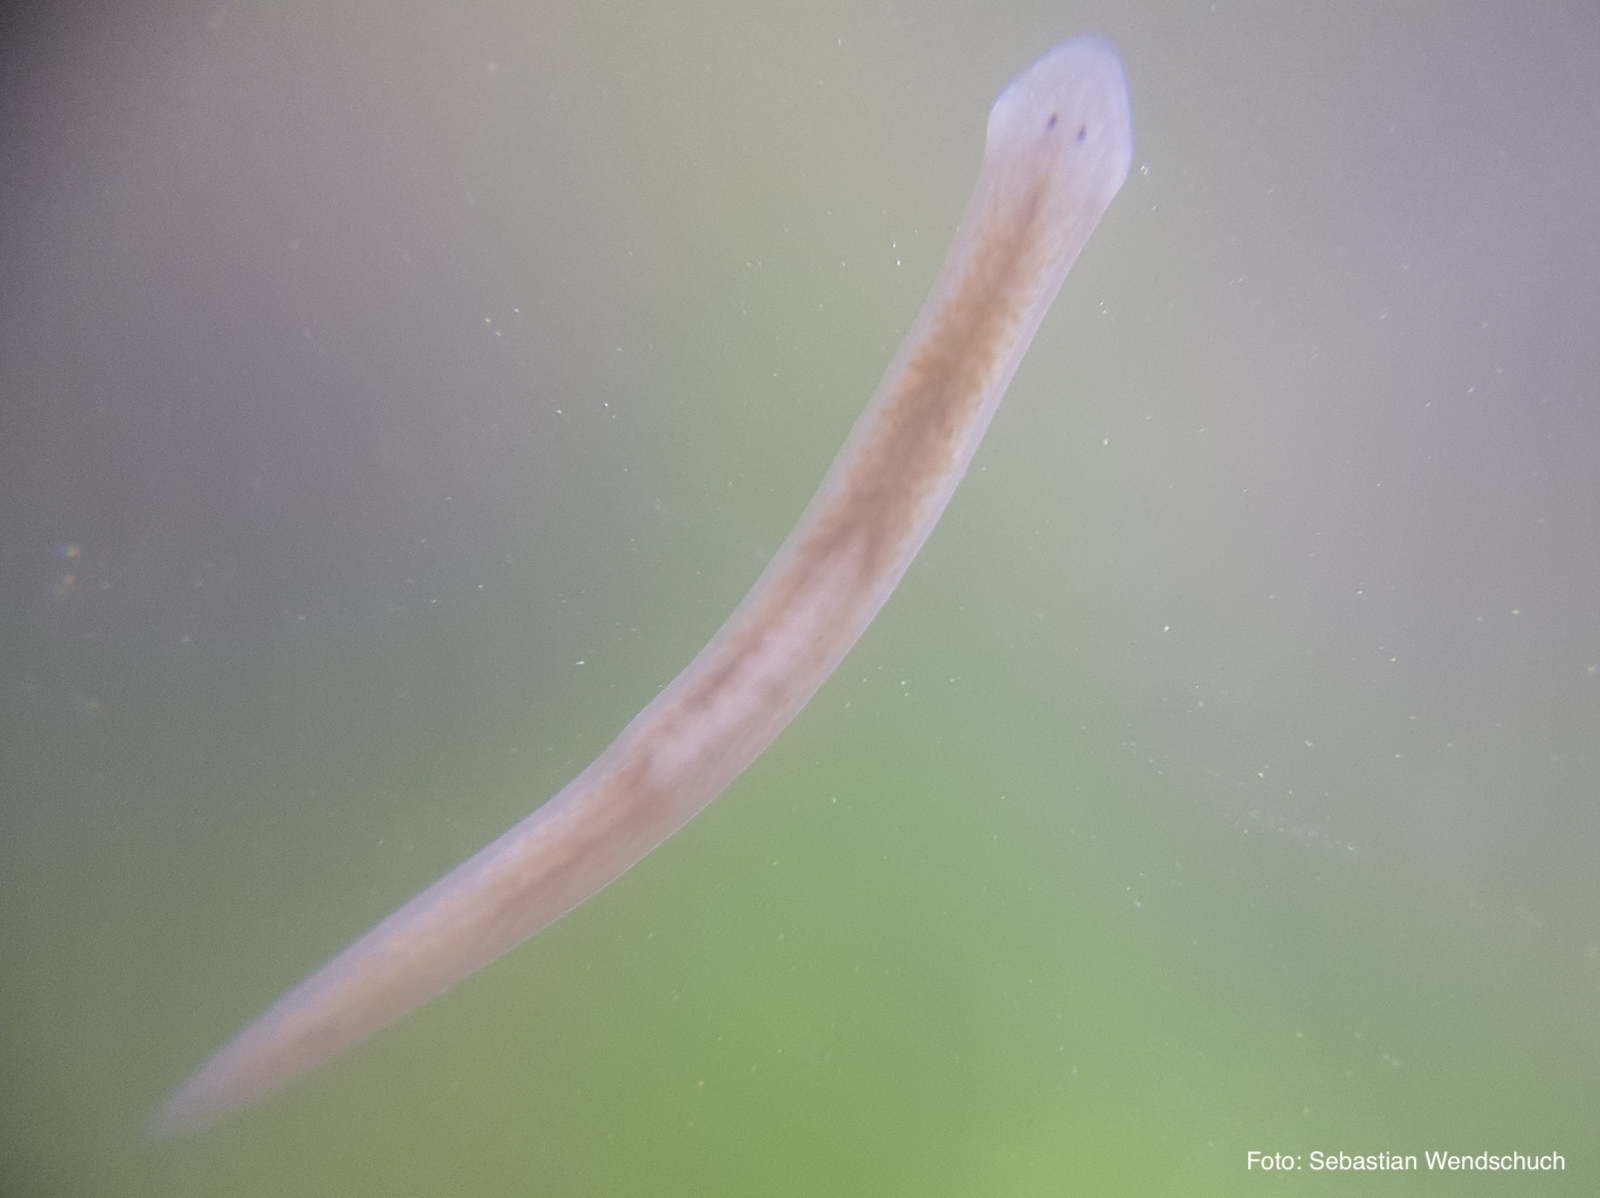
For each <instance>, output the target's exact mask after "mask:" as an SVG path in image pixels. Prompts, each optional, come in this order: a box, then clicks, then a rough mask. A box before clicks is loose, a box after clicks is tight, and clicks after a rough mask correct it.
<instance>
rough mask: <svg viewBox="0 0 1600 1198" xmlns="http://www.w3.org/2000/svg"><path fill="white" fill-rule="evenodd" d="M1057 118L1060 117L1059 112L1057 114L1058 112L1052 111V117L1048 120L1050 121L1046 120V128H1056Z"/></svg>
mask: <svg viewBox="0 0 1600 1198" xmlns="http://www.w3.org/2000/svg"><path fill="white" fill-rule="evenodd" d="M1057 119H1059V118H1058V116H1057V114H1056V113H1053V112H1052V113H1051V114H1050V119H1049V120H1048V121H1046V122H1045V126H1044V127H1045V128H1046V129H1054V128H1055V127H1056V121H1057Z"/></svg>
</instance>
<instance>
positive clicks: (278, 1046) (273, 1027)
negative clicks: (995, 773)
mask: <svg viewBox="0 0 1600 1198" xmlns="http://www.w3.org/2000/svg"><path fill="white" fill-rule="evenodd" d="M1132 155H1133V132H1132V117H1131V112H1130V107H1129V101H1128V89H1127V80H1126V78H1125V76H1124V74H1123V70H1122V63H1121V61H1120V59H1119V58H1118V57H1117V53H1116V51H1115V50H1114V49H1113V48H1112V47H1111V46H1110V45H1108V44H1107V43H1105V42H1102V41H1099V40H1096V39H1093V38H1077V39H1074V40H1072V41H1068V42H1064V43H1063V44H1061V45H1060V46H1057V47H1056V48H1055V49H1054V50H1052V51H1050V52H1049V53H1048V54H1046V55H1045V56H1044V57H1043V58H1041V59H1040V60H1039V61H1038V62H1036V63H1035V64H1034V65H1033V66H1032V67H1030V68H1029V69H1028V70H1027V71H1025V72H1024V73H1023V74H1022V75H1020V76H1019V77H1018V78H1017V79H1015V80H1014V81H1013V82H1012V83H1011V84H1010V86H1008V87H1007V88H1006V90H1005V91H1004V92H1002V93H1001V95H1000V97H999V99H997V100H996V101H995V105H994V108H993V110H992V112H991V113H990V116H989V126H988V137H987V142H986V146H985V150H984V159H983V167H982V170H981V172H980V174H979V176H978V183H977V186H976V188H975V189H974V192H973V195H972V199H971V201H970V203H969V204H968V207H967V211H966V214H965V216H964V217H963V218H962V221H961V225H960V228H959V229H958V231H957V233H956V239H955V244H954V245H953V246H952V247H951V250H950V254H949V256H948V258H947V259H946V261H945V264H944V267H943V268H942V270H941V271H940V274H939V277H938V280H937V282H936V283H935V284H934V288H933V291H932V294H930V295H929V297H928V299H927V302H926V303H925V304H924V305H923V308H922V311H921V313H920V314H919V315H918V317H917V320H916V323H915V324H914V325H913V326H912V328H911V331H910V332H909V333H908V334H907V336H906V339H905V341H904V343H903V344H902V345H901V347H900V349H899V351H898V352H897V353H896V355H895V358H894V361H893V362H892V363H891V364H890V366H889V369H888V371H887V373H886V374H885V375H884V378H883V381H882V383H880V384H879V386H878V389H877V392H876V393H875V394H874V395H873V397H872V401H871V402H870V403H869V404H868V405H867V409H866V411H865V412H864V413H863V414H862V416H861V418H860V419H859V420H858V421H857V422H856V425H855V427H854V429H853V430H852V431H851V433H850V436H849V438H848V439H847V440H846V442H845V445H844V447H843V449H841V450H840V452H839V456H838V457H837V458H836V459H835V461H834V463H833V465H832V467H831V468H830V469H829V471H828V474H827V477H826V478H825V479H824V480H823V482H822V486H821V487H820V488H819V489H818V491H817V494H816V496H815V497H814V498H813V499H812V501H811V503H810V505H809V506H808V507H807V508H806V511H805V513H804V515H803V516H802V517H801V519H800V522H799V524H798V525H797V526H796V527H795V529H794V531H793V532H792V533H790V534H789V537H788V539H787V540H786V541H785V542H784V543H783V546H782V547H781V548H780V549H779V551H778V553H777V554H776V555H775V556H774V557H773V559H772V561H771V563H770V564H769V565H768V566H767V568H766V570H765V571H764V572H763V573H762V575H761V577H760V578H759V579H758V580H757V582H756V584H755V586H754V587H753V588H752V589H751V591H750V593H749V594H748V595H747V596H746V597H745V599H744V601H743V602H742V603H740V605H739V607H738V608H737V609H736V610H735V611H734V613H733V615H731V616H730V617H729V618H728V620H727V622H726V623H725V624H724V625H723V626H722V628H721V630H720V631H718V633H717V634H716V636H714V637H713V638H712V640H711V642H710V643H709V644H708V645H707V646H706V647H705V648H704V649H703V650H701V652H700V653H699V655H698V656H696V657H695V659H694V660H693V661H692V662H690V663H689V665H688V666H687V667H686V668H685V669H684V671H683V672H682V673H681V674H680V675H679V676H678V677H677V678H676V679H675V680H674V681H673V682H672V683H671V685H669V686H668V687H666V688H665V689H664V690H663V691H662V692H661V693H660V694H659V695H658V696H656V698H655V699H654V701H652V702H651V703H650V704H649V706H647V707H646V708H645V709H644V710H643V711H641V712H640V713H639V714H638V715H637V716H636V717H635V718H634V719H633V721H632V722H631V723H629V724H628V726H627V727H626V728H624V729H623V731H622V733H621V734H620V735H619V736H618V737H617V739H616V740H615V741H614V742H613V743H612V745H611V746H610V747H609V748H608V749H606V751H605V752H604V753H602V754H601V755H600V757H599V758H598V759H597V760H596V761H595V762H594V763H593V764H592V765H590V766H589V767H588V768H587V769H586V770H584V771H583V772H582V773H581V774H579V775H578V776H577V777H576V778H574V779H573V780H572V781H571V782H570V783H568V784H567V786H566V787H564V788H563V789H562V790H561V792H560V793H559V794H557V795H556V796H555V797H554V798H552V799H551V800H550V801H549V802H547V803H545V804H544V805H543V806H542V807H540V808H538V809H537V810H536V811H534V812H533V814H532V815H530V816H528V817H527V818H526V819H524V820H523V821H522V822H521V823H519V824H517V825H516V826H515V827H513V828H512V829H511V830H510V831H508V832H506V833H505V834H504V835H502V836H501V837H500V838H499V839H497V840H495V841H494V842H493V843H491V844H489V845H488V846H487V847H485V848H484V849H482V850H481V851H480V852H478V853H477V854H476V855H475V856H473V857H471V858H470V859H469V860H467V861H465V862H463V863H462V864H461V865H459V866H457V867H456V868H455V869H453V870H451V871H450V872H449V873H447V874H446V875H445V876H444V877H442V878H440V879H439V880H438V881H437V882H435V883H434V884H433V885H432V886H430V887H429V888H428V889H426V890H424V891H423V892H422V893H421V894H419V895H417V897H416V898H414V899H412V900H411V901H410V902H408V903H406V904H405V905H404V906H402V907H400V908H399V909H398V910H396V911H395V912H394V913H393V914H391V915H389V916H388V917H387V918H385V919H384V920H382V921H381V922H380V923H378V924H377V925H376V926H375V927H373V928H372V929H371V930H370V931H368V932H367V933H366V934H365V935H363V936H361V937H360V938H359V939H357V940H356V941H354V942H353V943H352V944H350V945H349V946H348V947H347V948H345V949H344V950H343V951H342V952H340V953H338V954H337V955H336V956H334V957H333V958H332V959H331V960H329V961H328V962H327V963H326V964H324V965H323V966H322V967H321V968H320V969H318V970H317V971H316V972H314V973H312V974H311V975H310V976H309V977H308V978H306V979H305V980H304V981H302V982H300V983H299V985H297V986H295V987H294V988H293V989H291V990H289V991H288V992H287V993H285V994H284V995H283V996H282V997H280V998H279V999H278V1000H277V1002H275V1003H274V1004H273V1005H272V1006H271V1007H269V1008H268V1009H267V1010H266V1011H265V1012H264V1013H263V1014H262V1015H261V1016H260V1017H259V1018H258V1019H257V1020H256V1021H255V1022H254V1023H251V1024H249V1025H248V1026H246V1027H245V1028H244V1029H243V1030H242V1031H241V1032H239V1033H238V1035H237V1036H235V1037H234V1039H233V1040H231V1041H230V1042H228V1043H227V1044H225V1045H224V1046H223V1047H222V1048H221V1049H219V1050H218V1051H217V1052H216V1053H215V1054H214V1055H212V1056H211V1057H210V1058H209V1059H208V1060H207V1061H206V1062H205V1063H204V1064H203V1065H202V1066H201V1067H200V1069H199V1070H198V1071H197V1072H196V1073H195V1074H194V1075H193V1076H192V1077H190V1078H189V1079H188V1081H186V1082H184V1083H183V1084H182V1085H181V1086H179V1087H178V1088H177V1089H176V1090H175V1091H173V1093H172V1094H171V1095H170V1096H169V1097H168V1098H167V1100H166V1102H165V1103H164V1104H163V1105H162V1107H161V1108H160V1109H159V1110H158V1111H157V1113H156V1116H155V1126H156V1128H157V1129H158V1130H160V1131H182V1130H188V1129H192V1128H195V1127H199V1126H202V1125H204V1124H205V1123H208V1122H210V1121H212V1120H214V1119H215V1118H217V1117H218V1116H220V1115H221V1114H223V1113H225V1112H226V1111H228V1110H231V1109H233V1108H236V1107H238V1106H241V1105H243V1104H245V1103H248V1102H250V1101H252V1100H254V1099H256V1098H258V1097H260V1096H261V1095H263V1094H266V1093H268V1092H270V1091H272V1090H274V1089H277V1088H278V1087H280V1086H282V1085H284V1084H286V1083H287V1082H289V1081H290V1080H291V1079H293V1078H294V1077H296V1076H298V1075H299V1074H302V1073H304V1072H306V1071H307V1070H310V1069H312V1068H314V1067H316V1066H317V1065H319V1064H321V1063H322V1062H323V1061H325V1060H327V1059H328V1058H329V1057H331V1056H333V1055H334V1054H336V1053H338V1052H339V1051H341V1050H342V1049H345V1048H347V1047H349V1046H350V1045H352V1044H354V1043H356V1042H357V1041H359V1040H361V1039H363V1038H364V1037H365V1036H367V1035H368V1034H370V1033H371V1032H373V1031H374V1030H376V1029H377V1028H379V1027H381V1026H383V1025H384V1024H386V1023H389V1022H391V1021H392V1020H394V1019H397V1018H399V1017H400V1016H401V1015H403V1014H404V1013H405V1012H407V1011H408V1010H410V1009H411V1008H413V1007H415V1006H417V1005H418V1004H420V1003H422V1002H425V1001H426V1000H427V999H429V998H431V997H433V996H434V995H436V994H439V993H441V992H442V991H444V990H446V989H448V988H449V987H450V986H452V985H453V984H455V983H456V982H458V981H460V980H461V979H462V978H464V977H466V976H467V975H468V974H470V973H473V972H474V971H476V970H478V969H480V968H482V967H483V966H484V965H486V964H488V963H489V962H490V961H492V960H494V959H495V958H496V957H498V956H499V955H500V954H501V953H503V952H505V951H506V950H507V949H509V948H511V947H512V946H514V945H516V944H517V943H518V942H520V941H521V940H523V939H524V938H526V937H528V936H530V935H532V934H533V933H534V932H537V931H538V930H539V929H540V928H542V927H544V926H545V925H547V924H549V923H550V922H552V921H553V920H555V919H557V918H559V917H560V916H562V915H563V914H565V913H566V912H567V911H570V910H571V909H572V908H573V907H575V906H577V905H578V904H579V903H581V902H582V901H583V900H584V899H586V898H588V897H589V896H590V895H592V894H594V893H595V892H596V891H598V890H600V889H601V888H602V887H604V886H605V885H606V884H607V883H609V882H611V881H612V880H614V879H615V878H617V877H618V876H619V875H621V874H622V873H623V872H625V871H626V870H627V869H628V868H629V867H631V866H632V865H633V864H634V863H635V862H637V861H638V860H639V859H640V858H642V857H643V856H644V855H645V854H646V853H648V852H649V851H650V850H651V849H653V848H655V847H656V846H657V845H659V844H660V843H661V842H662V841H663V840H665V839H666V838H667V837H668V836H670V835H671V834H672V833H673V832H675V831H676V830H677V829H678V828H680V827H681V826H682V825H683V824H684V823H685V822H686V821H688V820H689V819H690V817H692V816H693V815H694V814H695V813H696V812H697V811H699V810H700V809H701V808H702V807H704V806H705V805H706V804H707V803H709V802H710V801H711V800H712V799H714V798H715V797H716V796H717V795H718V794H719V793H721V791H722V790H723V788H724V787H726V786H727V785H728V783H730V782H731V781H732V780H733V779H734V778H735V777H736V776H738V774H739V772H740V771H741V770H743V769H744V768H745V766H747V765H749V764H750V762H752V761H753V760H755V758H756V757H757V756H758V755H759V754H760V753H761V752H762V750H764V749H765V748H766V747H767V745H769V744H770V743H771V742H772V740H773V739H774V738H775V737H776V736H777V735H778V733H779V732H780V731H782V729H783V727H784V725H786V724H787V723H788V722H789V721H790V720H791V719H792V718H794V716H795V714H796V713H798V712H799V710H800V709H801V708H802V707H803V706H805V704H806V702H807V700H809V699H810V698H811V696H812V694H814V693H815V692H816V690H817V688H818V687H819V686H821V685H822V683H823V682H824V681H825V680H826V679H827V677H828V675H829V674H831V673H832V672H833V670H834V668H835V667H836V666H837V665H838V664H839V662H840V661H841V660H842V659H843V658H844V655H845V654H846V653H847V652H848V651H849V650H850V647H851V646H852V645H853V644H855V642H856V639H857V638H858V637H859V636H860V635H861V633H862V632H863V631H865V629H866V627H867V625H868V624H869V623H871V621H872V619H873V617H874V616H875V615H876V614H877V612H878V609H879V608H881V607H882V606H883V604H884V602H885V600H887V599H888V597H889V593H890V592H891V591H892V590H893V589H894V587H895V584H896V583H898V582H899V581H900V578H901V576H902V575H903V574H904V573H905V571H906V568H907V567H908V566H909V565H910V564H911V559H912V558H913V557H914V556H915V555H916V553H917V550H918V549H920V548H921V547H922V543H923V542H924V541H925V540H926V539H927V537H928V534H929V533H930V532H931V531H932V530H933V526H934V524H935V523H936V522H937V521H938V519H939V516H940V514H941V513H942V512H943V511H944V507H945V504H946V503H948V502H949V499H950V496H951V494H952V493H953V492H954V490H955V487H956V484H957V483H959V482H960V480H961V477H962V475H963V474H965V473H966V469H967V465H968V463H969V462H970V461H971V460H972V455H973V453H974V452H975V451H976V449H977V447H978V442H979V441H980V440H981V439H982V437H983V434H984V431H985V429H987V428H988V425H989V421H990V419H991V418H992V417H993V415H994V412H995V409H996V407H997V406H998V405H999V403H1000V399H1001V396H1002V395H1003V394H1004V393H1005V389H1006V386H1007V384H1009V383H1010V381H1011V377H1012V375H1013V374H1014V373H1015V372H1016V369H1017V365H1018V363H1019V362H1020V361H1021V359H1022V355H1023V353H1024V352H1025V351H1026V350H1027V347H1028V344H1029V342H1030V341H1031V340H1032V339H1033V335H1034V332H1035V331H1036V330H1037V329H1038V327H1039V323H1040V321H1041V320H1043V318H1044V314H1045V312H1046V310H1047V309H1048V308H1049V306H1050V303H1051V301H1052V300H1053V299H1054V298H1055V295H1056V292H1057V291H1058V290H1059V289H1060V287H1061V284H1062V281H1063V280H1064V279H1065V278H1066V274H1067V271H1068V269H1069V268H1070V267H1071V265H1072V263H1073V261H1074V259H1076V257H1077V256H1078V252H1079V251H1080V250H1081V249H1082V248H1083V246H1084V243H1085V242H1086V241H1087V240H1088V238H1089V234H1090V233H1091V232H1092V231H1093V230H1094V227H1095V225H1096V224H1097V223H1098V222H1099V220H1100V217H1101V215H1102V214H1103V213H1104V211H1105V209H1106V207H1107V205H1109V204H1110V202H1111V199H1112V197H1113V196H1115V194H1116V193H1117V190H1118V189H1119V188H1120V187H1121V186H1122V182H1123V180H1124V178H1125V177H1126V175H1127V172H1128V167H1129V164H1130V162H1131V160H1132Z"/></svg>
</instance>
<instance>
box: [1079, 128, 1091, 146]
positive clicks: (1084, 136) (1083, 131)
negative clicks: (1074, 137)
mask: <svg viewBox="0 0 1600 1198" xmlns="http://www.w3.org/2000/svg"><path fill="white" fill-rule="evenodd" d="M1088 139H1089V126H1088V125H1084V126H1083V127H1082V128H1080V129H1079V130H1078V144H1079V145H1080V146H1081V145H1082V144H1083V143H1084V142H1085V141H1087V140H1088Z"/></svg>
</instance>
